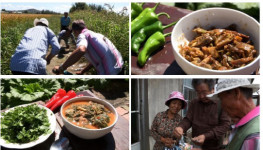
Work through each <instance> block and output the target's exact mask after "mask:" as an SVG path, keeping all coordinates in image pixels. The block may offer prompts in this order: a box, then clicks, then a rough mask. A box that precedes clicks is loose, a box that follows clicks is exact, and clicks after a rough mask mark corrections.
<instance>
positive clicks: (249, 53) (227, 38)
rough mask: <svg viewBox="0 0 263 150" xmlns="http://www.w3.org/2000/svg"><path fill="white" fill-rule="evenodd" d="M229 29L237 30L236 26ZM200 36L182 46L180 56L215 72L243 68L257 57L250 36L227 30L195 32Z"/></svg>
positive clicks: (195, 30) (197, 29) (200, 30)
mask: <svg viewBox="0 0 263 150" xmlns="http://www.w3.org/2000/svg"><path fill="white" fill-rule="evenodd" d="M228 28H230V29H233V30H235V25H230V26H229V27H228ZM193 31H194V32H196V33H197V34H198V36H197V37H196V38H195V39H194V40H193V41H191V42H190V43H189V44H188V45H184V46H181V49H180V51H179V52H180V54H181V55H182V56H183V57H184V58H185V59H187V60H188V61H190V62H191V63H193V64H195V65H197V66H201V67H205V68H208V69H213V70H229V69H235V68H239V67H243V66H245V65H247V64H249V63H250V62H252V61H253V60H254V59H255V57H256V56H257V50H255V48H254V46H253V45H252V42H251V41H250V40H249V36H247V35H244V34H242V33H238V32H236V31H232V30H227V29H213V30H209V31H207V30H204V29H202V28H199V27H198V28H195V29H194V30H193Z"/></svg>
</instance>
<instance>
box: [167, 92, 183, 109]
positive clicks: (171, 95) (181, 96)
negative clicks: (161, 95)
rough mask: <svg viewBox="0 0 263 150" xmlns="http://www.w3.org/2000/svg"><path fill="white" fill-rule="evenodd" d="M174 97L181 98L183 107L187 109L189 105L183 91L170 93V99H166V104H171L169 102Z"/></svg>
mask: <svg viewBox="0 0 263 150" xmlns="http://www.w3.org/2000/svg"><path fill="white" fill-rule="evenodd" d="M174 99H178V100H181V101H182V102H183V108H182V109H185V108H186V106H187V101H186V100H185V99H184V96H183V94H182V93H181V92H178V91H173V92H172V93H171V94H170V95H169V99H167V100H166V101H165V105H166V106H169V105H168V103H169V102H170V101H171V100H174Z"/></svg>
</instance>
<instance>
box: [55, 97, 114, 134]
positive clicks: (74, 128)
mask: <svg viewBox="0 0 263 150" xmlns="http://www.w3.org/2000/svg"><path fill="white" fill-rule="evenodd" d="M76 101H93V102H96V103H99V104H102V105H104V106H105V107H107V108H108V109H109V110H110V111H111V112H113V114H114V115H115V121H114V123H113V124H112V125H110V126H108V127H106V128H102V129H88V128H84V127H79V126H76V125H74V124H72V123H70V122H69V121H68V120H67V119H66V118H64V116H63V114H62V110H63V108H64V107H65V106H67V105H68V104H70V103H72V102H76ZM60 114H61V116H62V120H63V123H64V125H65V127H66V128H67V129H68V130H69V131H70V132H71V133H72V134H74V135H76V136H77V137H80V138H82V139H97V138H100V137H102V136H104V135H106V134H107V133H109V132H111V130H112V129H113V127H114V125H115V124H116V122H117V120H118V113H117V111H116V109H115V108H114V107H113V106H112V105H111V104H110V103H108V102H106V101H104V100H101V99H98V98H94V97H89V96H82V97H77V98H73V99H71V100H69V101H67V102H66V103H64V104H63V105H62V107H61V109H60Z"/></svg>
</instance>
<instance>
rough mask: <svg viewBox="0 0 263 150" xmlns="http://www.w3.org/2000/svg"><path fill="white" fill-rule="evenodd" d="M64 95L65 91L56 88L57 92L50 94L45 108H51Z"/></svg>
mask: <svg viewBox="0 0 263 150" xmlns="http://www.w3.org/2000/svg"><path fill="white" fill-rule="evenodd" d="M65 95H66V91H65V90H64V89H58V91H57V93H56V94H54V95H53V96H52V98H51V99H50V100H49V101H48V102H47V103H46V105H45V106H46V107H47V108H51V106H53V105H54V104H55V103H56V102H57V101H58V100H59V99H61V98H62V97H64V96H65Z"/></svg>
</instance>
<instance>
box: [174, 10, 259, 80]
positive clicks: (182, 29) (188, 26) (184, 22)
mask: <svg viewBox="0 0 263 150" xmlns="http://www.w3.org/2000/svg"><path fill="white" fill-rule="evenodd" d="M231 24H236V25H237V31H238V32H240V33H243V34H246V35H248V36H250V40H252V41H253V43H254V46H255V49H256V50H257V53H258V56H257V58H256V59H255V60H254V61H253V62H251V63H249V64H247V65H246V66H244V67H240V68H236V69H232V70H212V69H207V68H203V67H199V66H196V65H194V64H192V63H191V62H189V61H187V60H186V59H185V58H184V57H183V56H182V55H181V54H180V53H179V50H180V48H179V46H180V45H185V44H186V43H189V42H190V41H192V40H193V39H194V37H195V36H196V34H195V33H193V32H192V30H193V29H194V28H195V27H197V26H199V27H202V28H204V29H209V28H210V27H216V28H225V27H227V26H229V25H231ZM259 35H260V33H259V23H258V22H257V21H256V20H255V19H253V18H252V17H250V16H248V15H247V14H244V13H242V12H240V11H237V10H233V9H227V8H208V9H202V10H198V11H194V12H192V13H190V14H188V15H186V16H184V17H183V18H181V19H180V20H179V21H178V23H177V24H176V25H175V26H174V29H173V31H172V46H173V49H174V50H173V52H174V56H175V60H176V62H177V63H178V65H179V66H180V67H181V68H182V69H183V70H184V71H185V73H187V74H193V75H194V74H195V75H234V74H239V75H241V74H247V75H249V74H251V73H252V72H254V71H255V70H256V69H257V68H259V52H260V47H259V42H260V41H259Z"/></svg>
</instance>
